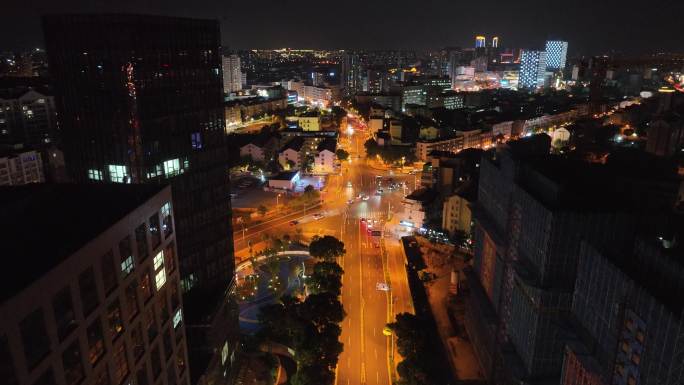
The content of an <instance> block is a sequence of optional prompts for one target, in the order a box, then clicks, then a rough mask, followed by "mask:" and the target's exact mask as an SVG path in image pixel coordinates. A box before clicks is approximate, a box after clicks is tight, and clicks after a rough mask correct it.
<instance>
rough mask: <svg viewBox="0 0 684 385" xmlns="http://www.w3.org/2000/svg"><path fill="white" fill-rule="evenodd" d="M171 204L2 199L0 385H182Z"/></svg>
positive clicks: (83, 193)
mask: <svg viewBox="0 0 684 385" xmlns="http://www.w3.org/2000/svg"><path fill="white" fill-rule="evenodd" d="M171 200H172V198H171V188H170V187H168V186H162V185H94V184H84V185H79V184H56V185H53V184H34V185H26V186H13V187H2V188H0V215H2V217H3V218H11V220H7V221H2V223H0V230H1V231H2V234H3V250H2V251H3V257H4V258H7V259H8V260H11V261H12V273H11V274H10V275H9V276H7V277H5V278H4V279H3V290H2V295H1V296H0V370H1V371H2V375H3V378H2V382H3V383H4V384H13V385H32V384H133V383H135V384H155V383H159V384H161V383H165V384H177V385H189V384H190V376H189V374H188V372H189V370H188V354H187V344H186V340H187V334H186V333H187V331H186V327H185V326H186V317H185V311H184V306H183V301H182V299H181V295H180V290H181V288H180V276H179V274H178V270H179V269H178V259H177V253H176V246H177V243H176V231H174V230H175V228H174V211H173V204H172V201H171ZM36 223H40V224H41V225H42V226H45V228H46V229H50V231H31V227H32V226H34V225H35V224H36ZM176 223H177V222H176Z"/></svg>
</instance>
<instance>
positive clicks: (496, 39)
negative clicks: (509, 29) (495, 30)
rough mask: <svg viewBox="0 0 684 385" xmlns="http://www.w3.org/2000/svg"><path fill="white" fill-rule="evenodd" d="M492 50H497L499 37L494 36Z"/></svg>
mask: <svg viewBox="0 0 684 385" xmlns="http://www.w3.org/2000/svg"><path fill="white" fill-rule="evenodd" d="M492 48H499V37H498V36H494V38H492Z"/></svg>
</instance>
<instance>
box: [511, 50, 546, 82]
mask: <svg viewBox="0 0 684 385" xmlns="http://www.w3.org/2000/svg"><path fill="white" fill-rule="evenodd" d="M545 75H546V52H545V51H528V50H523V51H522V52H521V53H520V76H519V78H518V88H527V89H537V88H541V87H543V86H544V77H545Z"/></svg>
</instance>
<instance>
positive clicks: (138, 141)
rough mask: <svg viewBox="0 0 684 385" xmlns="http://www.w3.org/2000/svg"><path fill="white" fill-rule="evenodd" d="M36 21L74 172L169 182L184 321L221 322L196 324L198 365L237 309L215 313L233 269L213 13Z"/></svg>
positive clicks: (226, 332) (199, 369) (94, 177)
mask: <svg viewBox="0 0 684 385" xmlns="http://www.w3.org/2000/svg"><path fill="white" fill-rule="evenodd" d="M43 28H44V33H45V43H46V46H47V51H48V55H49V62H50V71H51V77H52V79H53V81H54V86H55V91H56V104H57V108H58V111H59V114H60V118H61V122H62V134H63V135H62V136H63V147H64V155H65V161H66V165H67V168H68V171H69V173H70V176H71V178H72V179H73V180H74V181H77V182H94V183H133V184H161V183H168V184H171V187H172V190H173V205H174V211H175V213H176V222H175V224H176V238H177V247H178V256H179V262H180V274H181V287H182V288H183V291H184V295H185V297H186V299H187V300H186V308H187V313H188V323H193V322H198V323H200V324H201V325H214V326H216V327H214V326H212V327H211V328H206V327H205V328H192V330H194V332H193V333H192V336H191V337H190V338H189V343H190V349H191V354H190V355H191V357H199V358H198V359H191V364H192V365H193V368H192V369H193V376H200V375H202V374H203V373H204V372H205V369H206V365H208V363H209V359H210V358H211V356H212V355H213V354H214V353H215V352H220V351H221V350H222V346H223V345H224V343H226V341H233V339H232V337H231V333H235V332H237V317H235V322H234V324H232V323H231V322H228V321H225V322H214V320H215V319H217V317H223V316H225V315H226V314H228V313H229V311H228V310H227V309H228V306H230V305H229V303H228V302H227V301H226V300H225V292H226V289H227V288H228V285H229V283H230V282H231V280H232V278H233V271H234V258H233V250H232V248H233V242H232V227H231V205H230V199H229V196H230V189H229V174H228V170H227V164H226V159H227V148H226V146H225V136H224V131H225V119H224V106H223V85H222V71H221V57H220V54H219V47H220V42H221V34H220V31H219V23H218V21H207V20H195V19H187V18H173V17H160V16H147V15H130V14H127V15H123V14H111V15H107V14H104V15H51V16H46V17H45V18H44V19H43ZM181 74H182V76H180V75H181ZM231 314H232V313H231ZM229 344H231V345H230V346H229V348H230V349H232V348H234V345H232V342H229ZM216 361H218V360H216ZM223 370H225V368H223V369H221V372H222V371H223Z"/></svg>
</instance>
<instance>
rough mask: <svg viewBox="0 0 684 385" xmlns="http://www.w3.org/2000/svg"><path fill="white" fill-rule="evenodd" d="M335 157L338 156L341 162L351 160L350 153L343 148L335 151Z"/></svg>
mask: <svg viewBox="0 0 684 385" xmlns="http://www.w3.org/2000/svg"><path fill="white" fill-rule="evenodd" d="M335 155H337V159H339V160H340V161H345V160H347V159H348V158H349V153H348V152H347V151H345V150H343V149H341V148H338V149H337V151H335Z"/></svg>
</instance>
